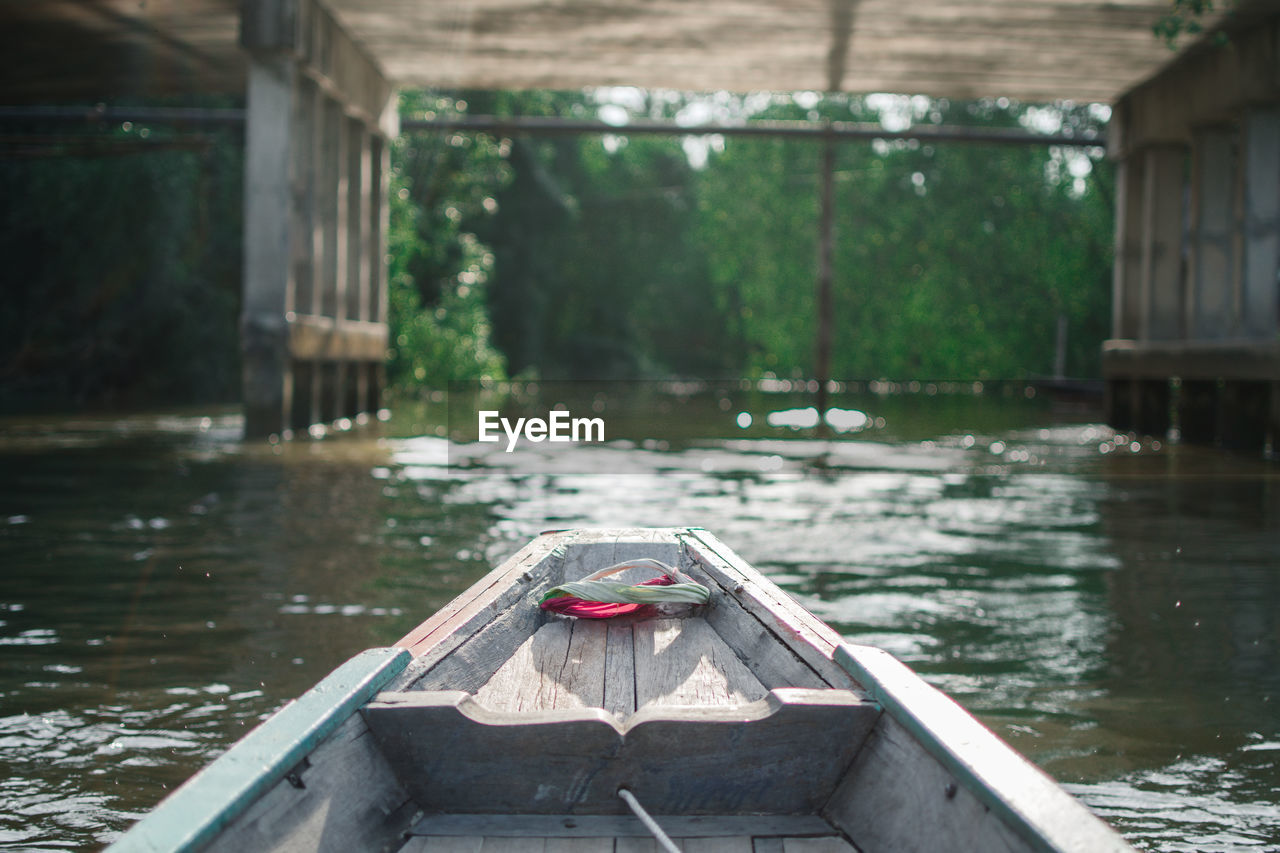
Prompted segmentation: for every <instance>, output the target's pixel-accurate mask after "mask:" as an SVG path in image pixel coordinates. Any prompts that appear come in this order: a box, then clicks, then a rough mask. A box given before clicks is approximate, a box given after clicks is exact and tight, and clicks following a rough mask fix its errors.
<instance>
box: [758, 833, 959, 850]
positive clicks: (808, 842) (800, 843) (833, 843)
mask: <svg viewBox="0 0 1280 853" xmlns="http://www.w3.org/2000/svg"><path fill="white" fill-rule="evenodd" d="M939 843H940V844H941V845H942V847H946V846H947V842H946V841H944V840H942V839H939ZM782 849H783V853H858V851H857V850H856V849H855V848H854V846H853V845H852V844H850V843H849V842H848V841H845V840H844V839H843V838H840V837H839V836H836V835H832V836H828V837H826V838H786V839H783V842H782ZM939 849H941V848H939Z"/></svg>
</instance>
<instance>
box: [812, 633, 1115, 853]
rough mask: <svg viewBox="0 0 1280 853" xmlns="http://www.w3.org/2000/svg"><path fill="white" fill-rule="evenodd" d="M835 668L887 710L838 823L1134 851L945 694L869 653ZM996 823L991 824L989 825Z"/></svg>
mask: <svg viewBox="0 0 1280 853" xmlns="http://www.w3.org/2000/svg"><path fill="white" fill-rule="evenodd" d="M836 660H837V662H839V663H840V664H841V665H842V666H844V667H846V668H847V669H848V670H849V672H850V674H851V675H853V676H854V677H855V678H856V679H857V680H858V681H859V682H860V683H861V684H862V685H863V686H864V687H865V688H866V689H867V691H868V692H869V693H870V694H871V696H872V698H873V699H875V700H876V701H877V702H879V703H880V704H881V705H882V706H883V707H884V710H885V713H884V717H883V718H882V720H881V722H880V724H879V725H878V726H877V728H876V734H875V735H874V736H873V737H871V738H869V739H868V746H867V749H866V750H865V751H864V755H860V756H859V757H858V759H857V761H856V762H855V764H854V767H853V768H851V770H850V773H849V777H848V778H847V780H846V783H845V784H844V785H842V786H841V788H840V790H838V791H837V793H836V795H835V796H834V797H833V798H832V802H831V804H830V805H829V810H830V813H831V816H832V817H833V820H835V822H836V823H837V824H838V825H839V826H840V827H841V828H842V829H844V830H845V832H846V833H848V835H849V836H850V837H851V838H852V839H853V840H854V843H856V844H858V845H859V846H860V847H863V848H865V849H876V848H877V846H878V845H877V844H871V843H864V839H865V838H868V837H875V838H892V837H895V834H896V836H897V837H901V838H906V837H908V836H915V837H919V832H920V831H921V829H922V827H932V828H933V829H935V830H936V831H937V832H939V833H942V835H940V836H939V837H946V838H948V839H958V838H960V837H961V836H962V835H964V836H966V837H972V838H973V840H974V844H973V846H971V847H966V845H964V844H960V843H959V842H958V841H957V843H956V844H955V845H954V846H955V847H956V848H957V849H1002V848H997V847H996V846H995V841H996V839H999V841H1000V843H1002V844H1006V845H1008V846H1009V849H1027V850H1054V851H1057V850H1080V851H1086V850H1087V851H1097V853H1105V851H1129V850H1132V848H1131V847H1130V846H1129V845H1128V844H1127V843H1126V842H1125V841H1124V840H1123V839H1122V838H1121V837H1120V836H1119V835H1118V834H1117V833H1116V832H1115V830H1113V829H1111V827H1109V826H1107V825H1106V824H1105V823H1103V822H1102V821H1101V820H1099V819H1098V818H1097V817H1095V816H1094V815H1093V814H1092V813H1091V812H1090V811H1089V810H1088V809H1086V808H1085V807H1084V805H1083V804H1082V803H1080V802H1079V801H1078V800H1076V799H1075V798H1074V797H1072V796H1071V795H1070V794H1068V793H1067V792H1066V791H1065V790H1063V789H1062V788H1061V787H1060V786H1059V785H1058V784H1057V783H1056V782H1054V781H1053V779H1051V778H1050V777H1049V776H1048V775H1046V774H1045V773H1044V772H1043V771H1042V770H1040V769H1039V768H1038V767H1036V766H1035V765H1034V764H1032V763H1031V762H1029V761H1027V760H1026V759H1025V758H1023V757H1022V756H1021V755H1019V754H1018V753H1017V752H1016V751H1015V750H1014V749H1013V747H1011V746H1009V745H1008V744H1007V743H1005V742H1004V741H1002V740H1001V739H1000V738H998V737H997V736H996V735H995V734H993V733H992V732H991V731H990V730H989V729H987V728H986V727H985V726H983V725H982V724H981V723H979V722H978V721H977V720H976V719H974V718H973V717H972V716H971V715H970V714H969V713H968V712H966V711H965V710H964V709H963V708H961V707H960V706H959V705H957V704H956V703H955V702H954V701H953V700H951V699H950V698H949V697H947V696H946V695H944V694H943V693H942V692H940V691H938V690H936V689H935V688H933V687H931V686H930V685H928V684H927V683H925V681H924V680H923V679H921V678H920V677H919V676H918V675H916V674H915V673H914V672H912V671H911V670H910V669H908V668H907V667H906V666H904V665H903V664H901V663H899V662H898V661H896V660H895V659H894V658H893V657H892V656H891V655H889V654H888V653H887V652H884V651H881V650H879V649H874V648H871V647H869V646H855V645H851V644H846V645H843V646H842V647H841V648H840V649H839V650H838V651H837V653H836ZM988 816H989V817H988ZM1015 842H1016V843H1015Z"/></svg>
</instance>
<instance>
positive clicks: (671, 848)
mask: <svg viewBox="0 0 1280 853" xmlns="http://www.w3.org/2000/svg"><path fill="white" fill-rule="evenodd" d="M618 796H619V797H622V801H623V802H624V803H626V804H627V805H628V806H629V807H630V808H631V811H633V812H635V814H636V817H638V818H640V822H641V823H643V824H644V826H645V829H647V830H649V831H650V832H652V833H653V837H654V838H656V839H658V843H659V844H661V845H662V846H663V848H664V849H666V851H667V853H681V850H680V848H679V847H677V846H676V844H675V842H674V841H672V840H671V837H670V836H669V835H667V834H666V833H665V832H663V831H662V827H660V826H658V822H657V821H656V820H654V819H653V818H652V817H650V816H649V813H648V812H647V811H645V810H644V806H642V805H640V801H639V800H637V799H636V798H635V795H634V794H632V793H631V792H630V791H628V790H627V789H626V788H619V789H618Z"/></svg>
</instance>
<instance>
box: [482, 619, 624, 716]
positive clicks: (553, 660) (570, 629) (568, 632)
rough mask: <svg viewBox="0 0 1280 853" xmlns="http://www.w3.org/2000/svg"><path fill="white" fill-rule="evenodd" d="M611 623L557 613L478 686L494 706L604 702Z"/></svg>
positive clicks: (544, 706)
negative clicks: (486, 681) (605, 668)
mask: <svg viewBox="0 0 1280 853" xmlns="http://www.w3.org/2000/svg"><path fill="white" fill-rule="evenodd" d="M606 631H607V628H606V626H604V625H602V624H599V623H582V622H577V621H574V620H569V619H556V620H553V621H551V622H548V623H547V624H545V625H543V626H542V627H541V628H539V629H538V631H537V632H536V633H535V634H534V635H533V636H532V637H530V638H529V639H528V640H526V641H525V642H524V643H523V644H521V646H520V648H518V649H517V650H516V653H515V654H514V655H512V656H511V659H510V660H508V661H507V662H506V663H504V664H503V665H502V666H501V667H499V669H498V671H497V672H495V673H494V675H493V678H491V679H489V681H488V683H486V684H485V685H484V686H483V687H481V688H480V690H478V691H477V692H476V700H477V701H479V702H480V703H481V704H483V705H485V706H486V707H488V708H490V709H492V710H494V711H509V712H518V711H548V710H552V709H557V708H586V707H591V708H599V707H602V706H603V705H604V678H605V676H604V663H605V637H606Z"/></svg>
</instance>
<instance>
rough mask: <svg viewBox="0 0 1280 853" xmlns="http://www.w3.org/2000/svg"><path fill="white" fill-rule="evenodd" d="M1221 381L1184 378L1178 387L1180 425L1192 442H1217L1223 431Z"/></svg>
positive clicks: (1185, 435)
mask: <svg viewBox="0 0 1280 853" xmlns="http://www.w3.org/2000/svg"><path fill="white" fill-rule="evenodd" d="M1219 398H1220V383H1219V382H1218V381H1217V380H1213V379H1194V380H1192V379H1184V380H1182V383H1181V386H1180V387H1179V389H1178V404H1177V405H1178V429H1179V431H1180V432H1181V437H1182V440H1183V441H1185V442H1187V443H1188V444H1215V443H1217V441H1218V436H1219V435H1220V434H1221V430H1220V429H1219V426H1220V425H1219V418H1220V417H1221V414H1222V405H1221V400H1220V399H1219Z"/></svg>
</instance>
